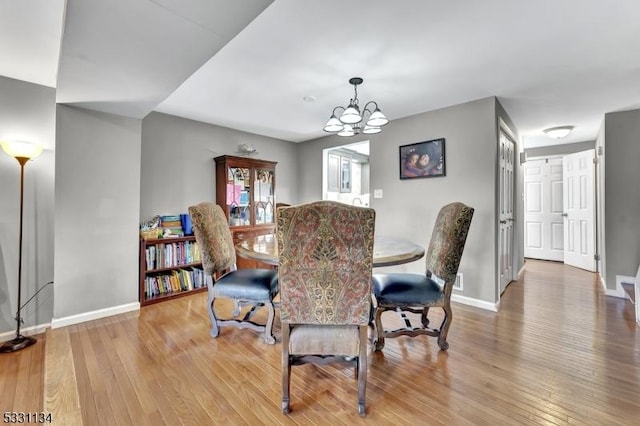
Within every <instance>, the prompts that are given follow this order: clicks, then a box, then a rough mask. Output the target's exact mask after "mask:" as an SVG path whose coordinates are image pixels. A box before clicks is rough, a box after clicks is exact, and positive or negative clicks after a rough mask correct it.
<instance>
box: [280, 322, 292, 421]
mask: <svg viewBox="0 0 640 426" xmlns="http://www.w3.org/2000/svg"><path fill="white" fill-rule="evenodd" d="M289 331H290V330H289V324H287V323H282V412H283V413H284V414H288V413H289V412H290V408H289V390H290V388H291V362H290V359H289Z"/></svg>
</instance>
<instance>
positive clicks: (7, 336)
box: [0, 323, 51, 342]
mask: <svg viewBox="0 0 640 426" xmlns="http://www.w3.org/2000/svg"><path fill="white" fill-rule="evenodd" d="M49 327H51V324H50V323H47V324H38V325H33V326H31V327H20V334H22V335H23V336H34V335H36V334H41V333H44V332H45V331H46V330H47V328H49ZM14 337H16V331H15V330H13V331H7V332H5V333H0V342H8V341H9V340H13V338H14Z"/></svg>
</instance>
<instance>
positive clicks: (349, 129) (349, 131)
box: [338, 124, 356, 136]
mask: <svg viewBox="0 0 640 426" xmlns="http://www.w3.org/2000/svg"><path fill="white" fill-rule="evenodd" d="M355 134H356V132H355V131H354V130H353V127H351V125H349V124H345V125H344V128H343V129H342V130H341V131H340V132H338V136H353V135H355Z"/></svg>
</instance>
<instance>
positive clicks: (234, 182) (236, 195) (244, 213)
mask: <svg viewBox="0 0 640 426" xmlns="http://www.w3.org/2000/svg"><path fill="white" fill-rule="evenodd" d="M250 193H251V180H250V175H249V169H247V168H242V167H229V170H228V173H227V209H228V211H229V226H243V225H251V203H250Z"/></svg>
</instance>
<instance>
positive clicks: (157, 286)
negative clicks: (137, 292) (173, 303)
mask: <svg viewBox="0 0 640 426" xmlns="http://www.w3.org/2000/svg"><path fill="white" fill-rule="evenodd" d="M204 285H205V275H204V271H203V270H202V269H200V268H195V267H189V268H181V269H177V270H173V271H170V272H167V273H159V274H154V275H148V276H146V277H145V280H144V288H145V291H144V294H145V298H146V299H151V298H154V297H158V296H166V295H171V294H176V293H181V292H185V291H191V290H195V289H198V288H201V287H203V286H204Z"/></svg>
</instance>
